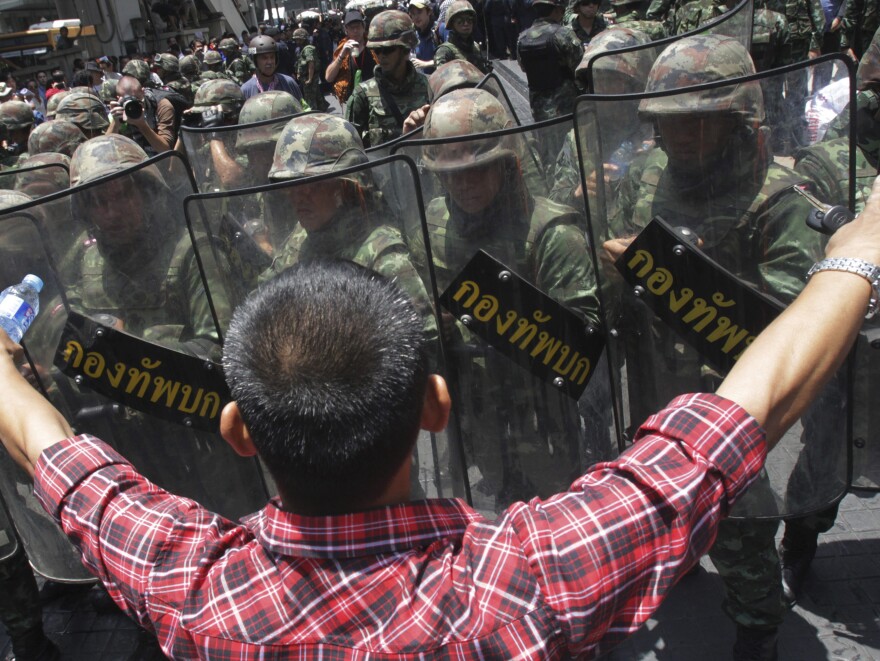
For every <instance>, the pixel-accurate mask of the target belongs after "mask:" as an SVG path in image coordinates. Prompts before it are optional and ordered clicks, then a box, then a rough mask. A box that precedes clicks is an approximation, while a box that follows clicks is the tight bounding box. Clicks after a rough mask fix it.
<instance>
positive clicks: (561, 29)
mask: <svg viewBox="0 0 880 661" xmlns="http://www.w3.org/2000/svg"><path fill="white" fill-rule="evenodd" d="M525 39H529V40H531V41H538V40H548V41H549V45H550V47H551V48H552V49H553V50H554V51H555V52H556V58H557V68H558V69H559V71H560V73H561V74H562V76H561V77H562V81H561V83H560V84H559V85H557V86H555V89H552V90H539V89H534V88H533V86H532V85H531V83H530V85H529V105H530V106H531V108H532V117H533V118H534V120H535V121H536V122H540V121H542V120H545V119H552V118H554V117H559V116H560V115H567V114H569V113H571V112H573V111H574V100H575V98H577V95H578V89H577V86H576V85H575V80H574V73H575V69H577V67H578V65H579V64H580V62H581V58H582V57H583V55H584V45H583V42H582V41H581V40H580V39H579V38H578V36H577V35H576V34H575V33H574V30H572V29H571V28H570V27H567V26H565V25H559V24H558V23H554V22H553V21H550V20H549V19H546V18H538V19H536V20H535V22H534V23H532V25H531V27H530V28H529V29H528V30H525V31H524V32H522V33H521V34H520V35H519V42H518V44H517V60H518V61H519V62H520V67H522V66H523V62H522V52H521V45H522V43H523V40H525Z"/></svg>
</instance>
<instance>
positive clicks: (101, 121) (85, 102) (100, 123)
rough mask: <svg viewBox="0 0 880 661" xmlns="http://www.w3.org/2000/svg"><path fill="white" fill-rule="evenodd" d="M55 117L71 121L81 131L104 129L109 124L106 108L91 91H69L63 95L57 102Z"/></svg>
mask: <svg viewBox="0 0 880 661" xmlns="http://www.w3.org/2000/svg"><path fill="white" fill-rule="evenodd" d="M55 117H56V118H57V119H66V120H68V121H70V122H73V123H74V124H76V125H77V126H78V127H79V128H80V129H81V130H82V131H83V132H86V131H90V132H94V131H104V130H105V129H106V128H107V127H108V126H110V121H109V120H108V119H107V109H106V108H105V107H104V104H103V103H102V102H101V99H99V98H98V97H97V96H95V95H94V94H92V93H91V92H71V93H70V94H68V95H67V96H65V97H64V98H63V99H62V100H61V103H59V104H58V110H57V111H56V113H55Z"/></svg>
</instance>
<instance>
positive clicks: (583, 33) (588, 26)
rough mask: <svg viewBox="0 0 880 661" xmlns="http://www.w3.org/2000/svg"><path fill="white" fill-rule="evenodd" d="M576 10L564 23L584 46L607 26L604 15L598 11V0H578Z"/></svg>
mask: <svg viewBox="0 0 880 661" xmlns="http://www.w3.org/2000/svg"><path fill="white" fill-rule="evenodd" d="M576 8H577V12H576V13H573V14H572V16H571V18H569V19H568V21H567V22H566V25H568V27H570V28H571V29H572V30H574V33H575V34H576V35H577V38H578V39H580V40H581V43H582V44H583V45H584V48H586V47H587V45H589V43H590V41H592V39H593V37H595V36H596V35H597V34H599V33H600V32H602V30H604V29H605V28H607V27H608V23H607V22H606V21H605V17H604V16H602V14H600V13H599V0H578V3H577V6H576Z"/></svg>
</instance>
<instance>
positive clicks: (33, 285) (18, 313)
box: [0, 273, 43, 342]
mask: <svg viewBox="0 0 880 661" xmlns="http://www.w3.org/2000/svg"><path fill="white" fill-rule="evenodd" d="M42 289H43V281H42V280H41V279H40V278H39V277H37V276H35V275H33V274H30V273H29V274H28V275H26V276H24V280H22V281H21V284H20V285H13V286H12V287H7V288H6V289H4V290H3V293H2V294H0V327H2V328H3V330H5V331H6V334H7V335H9V337H10V338H11V339H12V341H13V342H21V338H22V336H24V334H25V331H27V329H28V328H29V327H30V325H31V322H32V321H33V320H34V317H36V316H37V313H38V312H39V311H40V291H41V290H42Z"/></svg>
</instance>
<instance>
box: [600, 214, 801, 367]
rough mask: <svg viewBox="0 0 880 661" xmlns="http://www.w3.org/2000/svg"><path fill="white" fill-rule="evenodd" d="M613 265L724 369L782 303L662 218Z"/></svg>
mask: <svg viewBox="0 0 880 661" xmlns="http://www.w3.org/2000/svg"><path fill="white" fill-rule="evenodd" d="M615 266H616V267H617V269H618V270H619V271H620V273H621V274H622V275H623V278H624V280H626V282H627V283H629V284H630V285H632V286H633V288H634V293H635V294H636V295H637V296H638V297H639V298H640V299H641V300H642V301H644V302H645V303H646V304H647V305H648V307H650V308H651V310H653V311H654V313H655V314H656V315H657V316H658V317H660V319H661V320H663V322H664V323H666V324H667V325H668V326H669V327H670V328H672V329H673V330H674V331H675V332H676V333H678V334H679V335H680V336H681V337H682V339H683V340H684V341H685V342H687V343H688V344H689V345H690V346H692V347H693V348H694V349H696V351H697V352H698V353H699V354H700V355H701V356H703V357H704V358H705V359H706V360H707V361H708V362H710V363H712V365H713V366H715V367H716V368H718V369H719V370H722V371H723V372H727V371H728V370H729V369H730V368H731V367H733V364H734V363H735V362H736V361H737V359H738V358H739V357H740V355H742V352H743V351H745V349H746V347H748V346H749V345H750V344H751V343H752V341H753V340H754V339H755V337H757V335H758V334H759V333H760V332H761V331H762V330H764V329H765V328H766V327H767V326H768V325H769V324H770V322H771V321H773V320H774V319H775V318H776V316H777V315H778V314H779V313H780V312H781V311H782V309H783V307H784V306H783V304H782V303H780V302H779V301H777V300H776V299H774V298H772V297H770V296H767V295H765V294H762V293H760V292H758V291H757V290H755V289H754V288H753V287H751V286H749V285H748V284H746V283H745V282H743V281H742V280H740V279H739V278H737V277H736V276H735V275H733V274H732V273H731V272H730V271H727V270H726V269H724V268H723V267H722V266H720V265H719V264H717V263H716V262H714V261H713V260H711V259H709V257H707V256H706V255H705V253H703V252H702V251H701V250H699V249H698V248H696V247H694V246H693V245H691V243H690V239H689V237H687V236H685V235H682V234H679V233H678V232H676V231H675V230H674V229H673V228H672V227H671V226H669V225H668V224H667V223H666V222H664V221H663V220H662V219H661V218H656V217H655V218H654V219H653V220H652V221H651V222H650V223H649V224H648V226H647V227H646V228H645V229H644V230H642V232H641V233H640V234H639V235H638V236H637V237H636V238H635V240H634V241H633V242H632V243H631V244H630V245H629V247H628V248H627V249H626V252H624V253H623V255H622V256H621V257H620V258H619V259H618V260H617V262H615Z"/></svg>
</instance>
